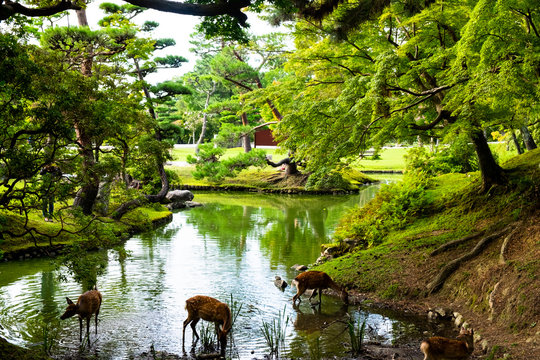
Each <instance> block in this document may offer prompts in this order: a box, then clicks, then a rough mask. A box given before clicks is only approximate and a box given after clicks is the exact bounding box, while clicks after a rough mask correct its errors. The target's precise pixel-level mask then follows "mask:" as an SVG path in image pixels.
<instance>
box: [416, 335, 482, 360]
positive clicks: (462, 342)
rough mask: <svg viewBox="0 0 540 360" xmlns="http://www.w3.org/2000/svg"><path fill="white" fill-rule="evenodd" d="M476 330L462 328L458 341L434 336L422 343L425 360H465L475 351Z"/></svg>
mask: <svg viewBox="0 0 540 360" xmlns="http://www.w3.org/2000/svg"><path fill="white" fill-rule="evenodd" d="M473 337H474V330H473V329H470V330H468V329H465V328H461V331H460V332H459V335H458V337H457V338H456V339H448V338H445V337H441V336H432V337H430V338H429V339H427V340H424V341H422V343H421V344H420V350H421V351H422V352H423V353H424V360H450V359H451V360H464V359H467V358H469V356H470V355H471V354H472V352H473V351H474V339H473Z"/></svg>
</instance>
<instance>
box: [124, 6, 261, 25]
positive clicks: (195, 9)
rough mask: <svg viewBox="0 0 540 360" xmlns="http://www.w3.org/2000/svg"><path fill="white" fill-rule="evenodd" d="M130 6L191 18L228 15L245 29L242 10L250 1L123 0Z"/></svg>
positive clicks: (244, 15)
mask: <svg viewBox="0 0 540 360" xmlns="http://www.w3.org/2000/svg"><path fill="white" fill-rule="evenodd" d="M124 1H125V2H128V3H130V4H132V5H137V6H141V7H145V8H149V9H154V10H158V11H164V12H170V13H175V14H181V15H193V16H217V15H229V16H232V17H234V18H236V19H237V20H238V23H239V24H240V25H241V26H243V27H246V26H247V23H246V20H247V15H246V14H244V13H243V12H242V8H245V7H247V6H249V5H251V1H250V0H229V1H218V2H217V3H214V4H188V3H182V2H176V1H168V0H124Z"/></svg>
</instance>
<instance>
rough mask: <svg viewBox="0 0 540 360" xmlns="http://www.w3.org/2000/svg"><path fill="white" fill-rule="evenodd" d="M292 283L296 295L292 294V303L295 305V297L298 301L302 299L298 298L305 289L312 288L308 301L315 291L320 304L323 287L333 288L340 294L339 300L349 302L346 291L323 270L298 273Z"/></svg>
mask: <svg viewBox="0 0 540 360" xmlns="http://www.w3.org/2000/svg"><path fill="white" fill-rule="evenodd" d="M292 284H293V285H295V286H296V295H294V296H293V299H292V300H293V305H294V306H295V305H296V299H298V300H299V301H298V303H299V304H300V302H301V301H302V300H301V299H300V296H301V295H302V294H303V293H305V292H306V290H307V289H314V290H313V293H311V296H310V297H309V299H308V301H309V302H311V298H312V297H313V296H315V294H316V293H317V291H318V292H319V302H318V304H321V293H322V290H323V289H328V288H331V289H334V290H335V291H337V292H338V293H339V294H340V297H341V300H343V302H344V303H345V304H346V305H347V304H349V294H348V293H347V291H346V290H345V289H344V288H342V287H341V286H339V285H338V284H336V283H335V282H334V280H332V278H331V277H330V276H329V275H328V274H327V273H325V272H322V271H315V270H311V271H306V272H303V273H301V274H300V275H298V276H297V277H295V278H294V280H293V281H292Z"/></svg>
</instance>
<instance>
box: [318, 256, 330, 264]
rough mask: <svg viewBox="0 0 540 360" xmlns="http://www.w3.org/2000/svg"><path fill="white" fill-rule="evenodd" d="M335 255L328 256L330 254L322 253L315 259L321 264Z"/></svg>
mask: <svg viewBox="0 0 540 360" xmlns="http://www.w3.org/2000/svg"><path fill="white" fill-rule="evenodd" d="M332 258H333V256H328V255H321V256H319V258H318V259H317V260H316V261H315V264H316V265H320V264H324V263H325V262H327V261H328V260H330V259H332Z"/></svg>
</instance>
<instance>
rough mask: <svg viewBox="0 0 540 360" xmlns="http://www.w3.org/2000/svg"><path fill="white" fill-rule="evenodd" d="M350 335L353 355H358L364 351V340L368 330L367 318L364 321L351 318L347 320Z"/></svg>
mask: <svg viewBox="0 0 540 360" xmlns="http://www.w3.org/2000/svg"><path fill="white" fill-rule="evenodd" d="M347 328H348V330H349V337H350V338H351V350H352V353H353V355H358V354H360V352H361V351H362V342H363V339H364V333H365V330H366V320H364V321H363V322H362V323H360V321H358V322H356V321H354V320H351V321H349V322H347Z"/></svg>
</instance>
